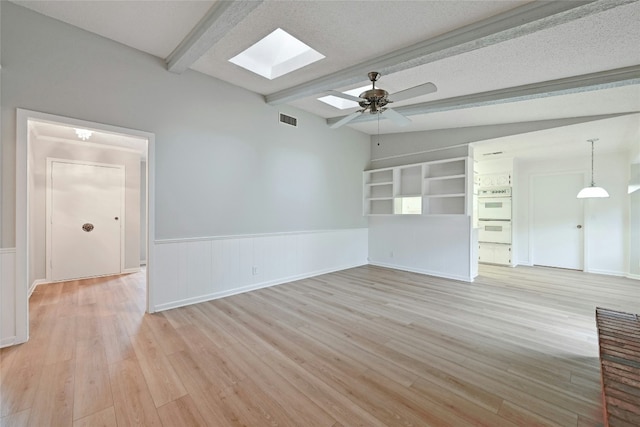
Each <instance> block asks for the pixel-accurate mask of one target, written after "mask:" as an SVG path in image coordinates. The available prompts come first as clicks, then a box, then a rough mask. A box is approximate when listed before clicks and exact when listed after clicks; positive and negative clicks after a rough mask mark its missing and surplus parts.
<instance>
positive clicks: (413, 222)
mask: <svg viewBox="0 0 640 427" xmlns="http://www.w3.org/2000/svg"><path fill="white" fill-rule="evenodd" d="M472 242H473V241H472V232H471V217H470V216H466V215H458V216H433V217H427V216H421V215H397V216H384V217H370V218H369V263H371V264H374V265H380V266H384V267H390V268H397V269H399V270H407V271H413V272H416V273H422V274H429V275H432V276H439V277H447V278H450V279H455V280H463V281H467V282H470V281H472V280H473V277H474V272H475V267H476V266H477V259H472V257H473V255H472V254H473V253H474V251H473V250H472V249H473V247H472Z"/></svg>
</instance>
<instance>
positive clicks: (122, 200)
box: [45, 157, 127, 283]
mask: <svg viewBox="0 0 640 427" xmlns="http://www.w3.org/2000/svg"><path fill="white" fill-rule="evenodd" d="M56 162H57V163H71V164H74V165H85V166H97V167H108V168H114V169H119V170H120V171H122V177H121V182H120V189H121V193H120V214H119V217H120V219H121V221H120V223H119V226H120V271H119V273H120V274H122V273H123V272H124V270H125V256H124V255H125V245H124V242H125V238H124V237H125V236H123V227H124V224H125V223H126V212H127V210H126V208H125V199H126V198H125V188H126V187H125V177H124V173H125V167H124V165H118V164H113V163H96V162H88V161H84V160H70V159H58V158H55V157H47V183H46V208H45V210H46V214H45V215H46V216H45V218H46V221H47V225H46V233H45V234H46V257H45V259H46V266H45V267H46V271H47V282H51V283H53V282H55V281H54V280H52V277H53V273H52V271H51V259H52V256H53V252H52V243H53V240H52V237H51V233H52V231H53V230H52V227H51V221H50V219H51V215H52V214H53V211H52V210H53V191H52V190H53V187H52V185H53V176H52V172H53V169H52V168H53V163H56ZM78 279H84V277H83V278H78Z"/></svg>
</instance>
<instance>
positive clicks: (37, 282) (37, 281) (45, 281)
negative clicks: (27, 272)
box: [29, 279, 53, 298]
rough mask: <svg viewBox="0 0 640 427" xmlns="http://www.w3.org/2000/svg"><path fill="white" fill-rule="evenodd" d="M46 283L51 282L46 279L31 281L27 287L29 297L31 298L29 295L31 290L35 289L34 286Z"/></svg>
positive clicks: (31, 292) (31, 293)
mask: <svg viewBox="0 0 640 427" xmlns="http://www.w3.org/2000/svg"><path fill="white" fill-rule="evenodd" d="M48 283H53V282H51V281H49V280H47V279H36V280H34V281H33V283H32V284H31V286H30V287H29V298H31V295H33V292H34V291H35V290H36V288H37V287H38V286H40V285H45V284H48Z"/></svg>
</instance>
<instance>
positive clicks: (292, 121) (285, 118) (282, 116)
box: [280, 113, 298, 128]
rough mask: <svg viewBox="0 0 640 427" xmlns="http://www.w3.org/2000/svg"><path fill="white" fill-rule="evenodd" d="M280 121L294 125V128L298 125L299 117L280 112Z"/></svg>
mask: <svg viewBox="0 0 640 427" xmlns="http://www.w3.org/2000/svg"><path fill="white" fill-rule="evenodd" d="M280 123H284V124H285V125H289V126H293V127H294V128H297V127H298V119H296V118H295V117H291V116H287V115H286V114H282V113H280Z"/></svg>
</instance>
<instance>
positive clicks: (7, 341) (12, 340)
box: [0, 335, 24, 348]
mask: <svg viewBox="0 0 640 427" xmlns="http://www.w3.org/2000/svg"><path fill="white" fill-rule="evenodd" d="M20 342H24V341H20ZM20 342H18V339H17V337H16V336H15V335H14V336H12V337H5V338H3V339H1V340H0V348H4V347H10V346H12V345H15V344H20Z"/></svg>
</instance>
